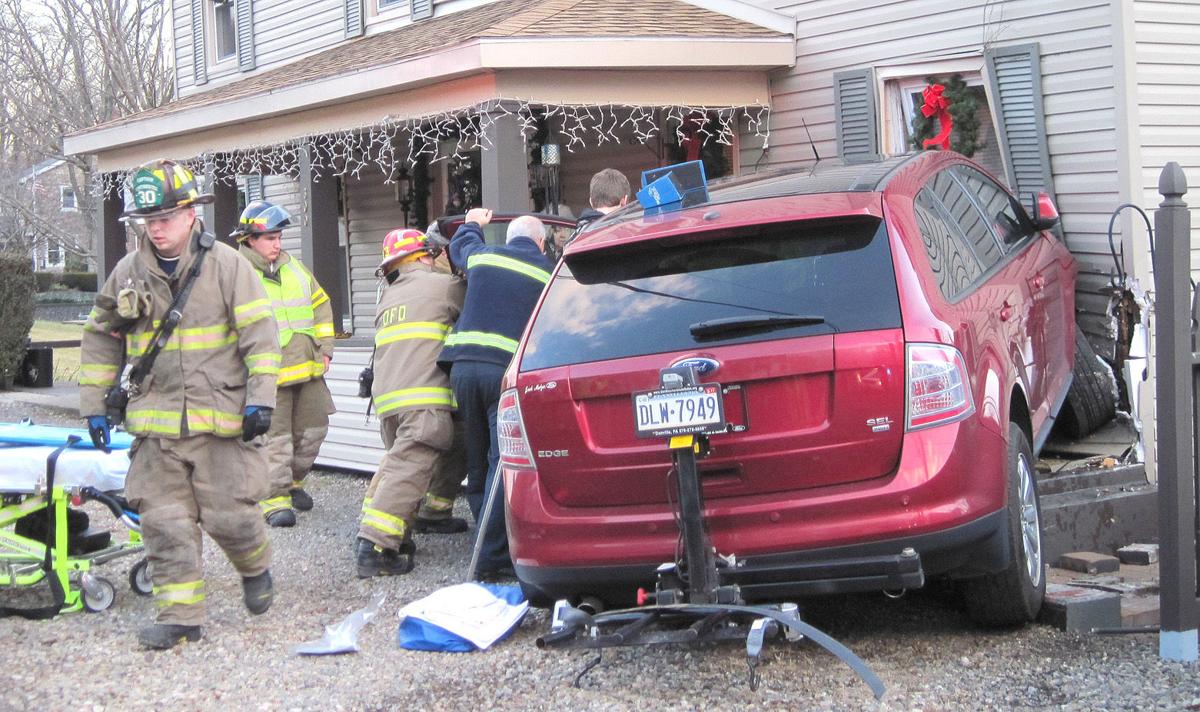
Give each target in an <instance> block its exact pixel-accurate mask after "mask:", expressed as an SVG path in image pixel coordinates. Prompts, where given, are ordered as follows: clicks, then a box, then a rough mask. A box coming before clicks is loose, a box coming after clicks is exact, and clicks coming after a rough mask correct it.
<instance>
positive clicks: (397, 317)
mask: <svg viewBox="0 0 1200 712" xmlns="http://www.w3.org/2000/svg"><path fill="white" fill-rule="evenodd" d="M407 313H408V307H407V306H405V305H403V304H401V305H400V306H395V307H392V308H390V309H385V310H384V312H383V315H382V316H381V317H380V319H381V321H380V323H379V325H380V326H391V325H392V324H398V323H400V322H402V321H404V318H405V316H406V315H407Z"/></svg>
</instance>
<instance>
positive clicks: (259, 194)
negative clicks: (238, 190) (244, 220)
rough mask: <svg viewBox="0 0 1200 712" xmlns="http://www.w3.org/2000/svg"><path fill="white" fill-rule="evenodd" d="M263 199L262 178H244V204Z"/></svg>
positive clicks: (251, 176) (257, 176)
mask: <svg viewBox="0 0 1200 712" xmlns="http://www.w3.org/2000/svg"><path fill="white" fill-rule="evenodd" d="M262 199H263V177H262V176H261V175H257V174H256V175H249V176H246V204H247V205H249V204H250V203H253V202H254V201H256V200H262Z"/></svg>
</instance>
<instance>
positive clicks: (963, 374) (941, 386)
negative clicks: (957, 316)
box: [905, 344, 975, 430]
mask: <svg viewBox="0 0 1200 712" xmlns="http://www.w3.org/2000/svg"><path fill="white" fill-rule="evenodd" d="M969 383H970V381H969V379H968V378H967V366H966V363H965V362H964V361H963V357H962V354H961V353H959V352H958V349H956V348H954V347H953V346H941V345H939V344H909V345H908V370H907V379H906V387H907V390H908V418H907V422H906V423H905V428H906V429H907V430H918V429H920V428H928V427H930V426H933V425H943V424H945V423H952V422H954V421H956V420H962V419H963V418H965V417H967V416H968V415H970V414H971V413H972V412H974V410H975V404H974V403H973V402H972V400H971V389H970V388H969V387H968V384H969Z"/></svg>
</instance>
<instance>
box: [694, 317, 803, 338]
mask: <svg viewBox="0 0 1200 712" xmlns="http://www.w3.org/2000/svg"><path fill="white" fill-rule="evenodd" d="M824 323H825V317H823V316H802V315H800V314H785V315H780V316H774V315H763V316H758V315H754V316H730V317H725V318H724V319H709V320H708V321H698V322H696V323H695V324H692V325H691V326H689V327H688V331H690V332H692V336H694V337H696V338H697V339H704V338H712V337H714V336H722V335H725V334H728V333H731V332H737V331H759V330H764V329H784V328H787V327H789V326H812V325H814V324H824Z"/></svg>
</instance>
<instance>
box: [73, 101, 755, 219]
mask: <svg viewBox="0 0 1200 712" xmlns="http://www.w3.org/2000/svg"><path fill="white" fill-rule="evenodd" d="M696 114H698V115H701V116H707V117H710V118H712V119H714V120H713V121H707V122H705V123H704V125H703V126H702V127H701V128H700V129H699V131H698V132H697V134H696V135H697V137H699V138H700V139H701V140H702V142H703V143H708V141H710V140H713V141H716V142H718V143H720V144H722V145H726V146H728V145H732V143H733V138H734V136H735V135H736V134H737V133H739V132H741V133H744V134H747V135H752V136H754V137H756V138H758V139H761V141H762V147H763V148H766V147H767V144H768V139H769V138H770V129H769V127H768V119H769V117H770V109H769V107H767V106H762V105H754V106H722V107H710V106H638V105H630V104H544V103H535V102H530V101H526V100H518V99H492V100H490V101H486V102H483V103H481V104H476V105H473V106H469V107H464V108H460V109H455V110H449V111H444V112H441V113H439V114H434V115H431V116H425V117H421V118H407V119H397V118H393V117H390V116H388V117H385V118H384V119H383V120H382V121H381V122H379V123H378V124H376V125H374V126H367V127H361V128H357V129H345V130H338V131H332V132H329V133H323V134H314V135H311V136H304V137H300V138H296V139H292V140H290V141H287V142H285V143H281V144H274V145H270V146H255V147H251V148H239V149H235V150H232V151H211V152H207V153H203V154H201V155H199V156H193V157H191V158H188V159H184V160H182V161H181V163H183V164H185V165H186V166H188V168H190V169H191V170H192V171H193V172H194V173H196V174H197V175H199V174H207V175H209V176H212V177H213V179H215V180H217V181H220V182H221V183H223V184H225V185H232V184H234V183H236V181H237V176H239V175H250V174H258V173H262V174H284V175H291V176H293V177H295V176H298V175H299V174H300V163H301V158H302V156H303V154H305V153H307V155H308V157H309V162H310V165H311V166H312V169H313V172H314V174H315V175H316V176H317V177H318V178H319V177H320V176H322V175H340V176H348V177H352V178H359V177H360V176H361V175H362V173H363V171H365V170H367V169H369V168H373V169H375V170H378V171H379V173H380V174H382V175H383V179H384V182H385V183H392V182H394V180H395V176H396V175H397V174H398V173H400V172H401V169H402V168H406V167H411V166H413V165H415V164H416V163H417V161H418V160H420V159H422V158H425V159H428V161H429V162H430V163H436V162H437V161H443V160H447V159H451V158H453V159H458V160H461V159H463V158H464V157H466V155H467V154H468V153H470V152H471V151H475V150H488V149H490V148H491V147H492V141H491V138H490V136H491V135H492V134H493V133H494V131H493V127H494V126H495V124H496V123H497V122H499V121H501V120H503V119H505V118H506V117H513V118H514V119H515V121H516V126H517V129H518V130H519V131H520V133H521V138H522V140H523V141H525V142H526V143H527V142H528V141H529V140H530V138H532V137H533V136H534V134H535V133H536V132H537V130H538V125H539V122H541V121H545V122H546V123H547V124H549V125H550V126H551V127H553V130H554V134H555V136H556V138H557V140H558V141H559V142H560V143H561V144H562V145H563V148H565V149H566V150H567V152H569V153H574V152H575V151H578V150H583V149H585V148H587V147H588V146H590V145H594V146H603V145H604V144H606V143H609V142H612V143H614V144H619V143H621V142H626V143H629V142H633V141H636V142H639V143H648V142H650V141H651V140H654V139H655V138H656V137H657V136H658V135H659V134H660V132H664V131H665V132H672V131H673V132H674V133H675V138H676V140H681V139H683V138H684V132H683V130H682V129H683V126H684V123H685V122H686V121H687V120H688V117H691V116H693V115H696ZM739 123H740V124H741V125H739ZM126 174H127V172H126V171H115V172H109V173H94V174H93V185H92V192H93V194H94V195H96V196H102V195H107V194H109V192H110V191H112V190H113V189H117V188H120V187H121V186H123V185H124V182H125V178H126Z"/></svg>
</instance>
